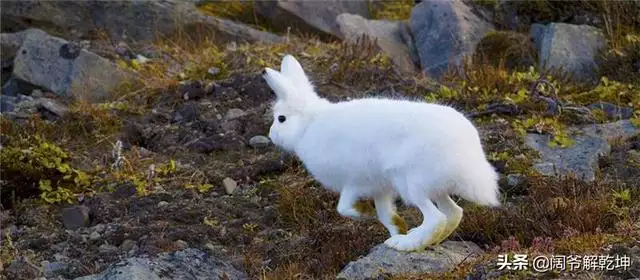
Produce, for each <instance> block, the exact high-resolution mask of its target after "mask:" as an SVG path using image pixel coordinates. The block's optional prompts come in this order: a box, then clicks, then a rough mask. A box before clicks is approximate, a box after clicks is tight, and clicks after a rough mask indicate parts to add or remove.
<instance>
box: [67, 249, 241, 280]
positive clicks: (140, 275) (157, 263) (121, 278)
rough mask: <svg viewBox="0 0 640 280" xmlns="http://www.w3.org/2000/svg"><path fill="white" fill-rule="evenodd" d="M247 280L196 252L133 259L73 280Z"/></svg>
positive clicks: (237, 272)
mask: <svg viewBox="0 0 640 280" xmlns="http://www.w3.org/2000/svg"><path fill="white" fill-rule="evenodd" d="M154 279H157V280H169V279H185V280H186V279H229V280H235V279H248V276H247V274H246V273H245V272H243V271H240V270H238V269H236V268H235V267H233V265H231V264H229V263H227V262H225V261H223V260H221V259H218V258H217V257H214V256H212V255H209V254H207V253H205V252H203V251H200V250H197V249H192V248H189V249H185V250H181V251H177V252H171V253H163V254H161V255H159V256H158V257H156V258H153V259H149V258H140V257H133V258H128V259H126V260H123V261H120V262H118V263H115V264H113V265H111V266H109V267H108V268H107V269H106V270H105V271H103V272H102V273H99V274H95V275H88V276H83V277H78V278H75V279H74V280H154Z"/></svg>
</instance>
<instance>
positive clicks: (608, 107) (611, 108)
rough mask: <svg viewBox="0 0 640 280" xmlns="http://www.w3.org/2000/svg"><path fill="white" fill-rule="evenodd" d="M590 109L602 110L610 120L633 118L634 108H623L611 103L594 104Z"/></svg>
mask: <svg viewBox="0 0 640 280" xmlns="http://www.w3.org/2000/svg"><path fill="white" fill-rule="evenodd" d="M589 109H592V110H593V109H597V110H602V111H603V112H604V113H605V114H606V115H607V117H609V118H617V119H629V118H631V117H633V108H629V107H621V106H618V105H615V104H613V103H609V102H597V103H593V104H591V105H589Z"/></svg>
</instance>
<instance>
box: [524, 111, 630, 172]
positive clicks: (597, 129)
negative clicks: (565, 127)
mask: <svg viewBox="0 0 640 280" xmlns="http://www.w3.org/2000/svg"><path fill="white" fill-rule="evenodd" d="M639 133H640V130H639V129H637V128H635V127H634V126H633V124H632V123H631V122H630V121H629V120H621V121H617V122H613V123H607V124H595V125H584V126H577V127H571V128H569V135H570V137H572V139H573V140H574V141H575V144H573V145H572V146H570V147H567V148H552V147H550V146H549V145H548V143H549V141H550V140H551V135H543V134H533V133H530V134H527V136H526V138H525V143H526V144H527V146H529V147H530V148H532V149H534V150H536V151H538V152H539V153H540V157H541V159H540V162H536V163H535V164H534V168H536V169H537V170H538V172H540V173H541V174H542V175H544V176H554V175H558V176H567V175H569V174H574V175H575V176H576V177H577V178H578V179H581V180H585V181H593V180H595V174H596V170H597V169H598V159H599V158H600V157H602V156H607V155H609V153H610V152H611V146H610V144H609V142H610V141H613V140H615V139H620V140H622V141H624V140H626V139H629V138H631V137H634V136H636V135H638V134H639Z"/></svg>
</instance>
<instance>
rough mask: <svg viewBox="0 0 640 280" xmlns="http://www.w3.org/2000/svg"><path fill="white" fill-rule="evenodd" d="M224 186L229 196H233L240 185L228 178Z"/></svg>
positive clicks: (225, 179)
mask: <svg viewBox="0 0 640 280" xmlns="http://www.w3.org/2000/svg"><path fill="white" fill-rule="evenodd" d="M222 186H224V190H225V191H226V192H227V194H232V193H233V192H234V191H235V190H236V188H238V183H237V182H236V181H235V180H233V179H231V178H229V177H227V178H224V180H222Z"/></svg>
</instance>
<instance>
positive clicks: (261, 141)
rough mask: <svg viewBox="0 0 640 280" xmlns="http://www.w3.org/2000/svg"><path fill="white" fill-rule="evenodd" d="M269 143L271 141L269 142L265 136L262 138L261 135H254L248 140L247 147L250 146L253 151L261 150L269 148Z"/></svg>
mask: <svg viewBox="0 0 640 280" xmlns="http://www.w3.org/2000/svg"><path fill="white" fill-rule="evenodd" d="M270 143H271V140H269V138H267V137H266V136H262V135H256V136H253V137H251V139H249V145H251V147H253V148H254V149H263V148H266V147H268V146H269V144H270Z"/></svg>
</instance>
